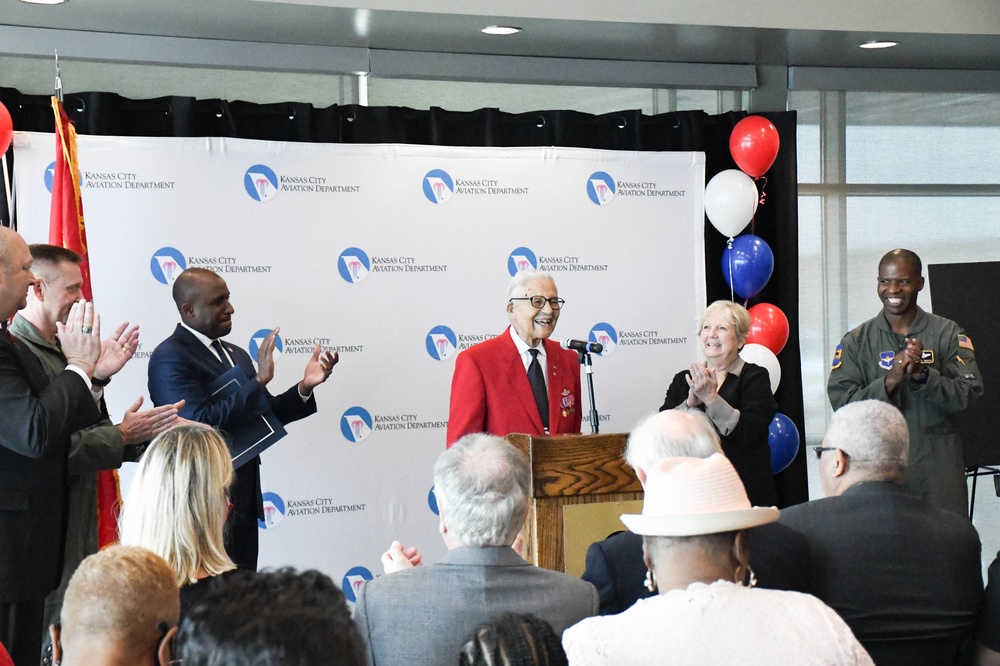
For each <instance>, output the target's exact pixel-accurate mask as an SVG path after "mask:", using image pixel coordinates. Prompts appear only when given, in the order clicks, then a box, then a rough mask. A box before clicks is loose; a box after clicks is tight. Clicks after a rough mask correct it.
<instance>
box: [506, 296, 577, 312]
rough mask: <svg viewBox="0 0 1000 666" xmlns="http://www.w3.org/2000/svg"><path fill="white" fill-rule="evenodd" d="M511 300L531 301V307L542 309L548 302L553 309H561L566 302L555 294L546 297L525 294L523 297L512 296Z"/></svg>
mask: <svg viewBox="0 0 1000 666" xmlns="http://www.w3.org/2000/svg"><path fill="white" fill-rule="evenodd" d="M510 300H512V301H531V307H533V308H535V309H536V310H541V309H542V308H544V307H545V304H546V303H548V304H549V305H550V306H551V307H552V309H553V310H561V309H562V306H563V303H565V302H566V301H564V300H563V299H561V298H556V297H554V296H553V297H552V298H545V297H544V296H524V297H522V298H512V299H510Z"/></svg>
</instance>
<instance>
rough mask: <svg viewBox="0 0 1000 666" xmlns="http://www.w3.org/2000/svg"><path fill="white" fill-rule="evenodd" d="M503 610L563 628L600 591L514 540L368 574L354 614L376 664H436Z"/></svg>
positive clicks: (589, 609) (590, 608)
mask: <svg viewBox="0 0 1000 666" xmlns="http://www.w3.org/2000/svg"><path fill="white" fill-rule="evenodd" d="M522 370H523V368H522ZM505 611H510V612H513V613H532V614H534V615H535V616H537V617H539V618H541V619H543V620H545V621H547V622H548V623H549V624H551V625H552V628H553V629H555V632H556V635H560V634H562V632H563V630H565V629H566V628H567V627H569V626H571V625H574V624H576V623H577V622H579V621H580V620H582V619H584V618H586V617H590V616H591V615H594V614H596V613H597V592H596V591H595V590H594V588H593V586H592V585H590V584H589V583H585V582H583V581H581V580H579V579H578V578H573V577H572V576H567V575H566V574H564V573H559V572H556V571H549V570H548V569H539V568H538V567H536V566H534V565H532V564H528V563H527V562H525V561H524V560H523V559H521V557H520V556H519V555H518V554H517V553H515V552H514V550H513V549H511V548H507V547H497V548H456V549H454V550H450V551H448V552H447V553H445V556H444V557H443V558H442V559H441V561H440V562H438V563H437V564H434V565H431V566H422V567H417V568H415V569H409V570H407V571H399V572H397V573H392V574H388V575H385V576H380V577H378V578H376V579H375V580H371V581H368V582H366V583H365V584H364V585H362V586H361V589H360V590H359V592H358V601H357V605H356V606H355V608H354V621H355V622H356V623H357V625H358V629H359V630H360V631H361V637H362V638H363V639H364V641H365V644H366V646H367V651H368V657H369V660H370V661H369V663H370V664H373V666H396V665H399V666H441V664H453V663H457V662H458V653H459V650H460V648H461V647H462V645H463V644H464V643H465V641H466V640H467V639H468V638H469V637H470V636H471V634H472V631H473V630H474V629H476V628H477V627H478V626H480V625H481V624H484V623H485V622H487V621H488V620H489V619H490V618H491V616H492V615H494V614H498V613H503V612H505Z"/></svg>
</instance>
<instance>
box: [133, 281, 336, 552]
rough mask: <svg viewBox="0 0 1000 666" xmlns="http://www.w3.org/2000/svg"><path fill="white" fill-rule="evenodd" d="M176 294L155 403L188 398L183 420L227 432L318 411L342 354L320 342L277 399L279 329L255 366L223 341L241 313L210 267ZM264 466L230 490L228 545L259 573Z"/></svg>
mask: <svg viewBox="0 0 1000 666" xmlns="http://www.w3.org/2000/svg"><path fill="white" fill-rule="evenodd" d="M173 297H174V303H176V305H177V311H178V312H179V313H180V315H181V323H180V324H178V325H177V328H176V329H175V330H174V332H173V334H172V335H171V336H170V337H169V338H167V339H166V340H164V341H163V342H161V343H160V344H159V346H157V348H156V349H155V350H154V351H153V354H152V356H151V357H150V359H149V397H150V398H151V399H152V400H153V403H154V404H156V405H164V404H170V403H175V402H179V401H180V400H185V401H186V402H185V404H184V407H183V408H182V409H181V411H180V414H181V416H183V417H185V418H188V419H191V420H193V421H200V422H201V423H207V424H208V425H211V426H214V427H216V428H219V429H220V430H222V431H223V432H232V431H234V430H237V429H239V428H240V427H242V426H244V425H246V424H247V423H248V422H250V421H251V420H253V419H258V418H259V417H260V416H261V415H262V414H265V413H268V412H270V413H272V414H273V415H274V416H275V417H277V419H278V420H279V421H280V422H281V423H282V424H285V423H290V422H292V421H297V420H298V419H301V418H305V417H306V416H309V415H310V414H312V413H314V412H315V411H316V397H315V396H314V395H313V389H314V388H316V387H317V386H318V385H320V384H322V383H323V382H325V381H326V380H327V378H328V377H329V376H330V372H331V371H332V370H333V366H334V365H336V363H337V361H338V356H337V354H336V353H334V354H331V353H330V352H329V351H323V350H322V349H321V347H320V346H319V345H318V344H317V345H316V348H315V350H314V351H313V355H312V358H310V359H309V362H308V363H307V364H306V369H305V373H304V374H303V376H302V381H300V382H299V383H298V384H296V385H294V386H292V387H290V388H289V389H288V390H287V391H285V392H284V393H282V394H280V395H277V396H275V395H272V394H271V393H270V392H268V390H267V384H268V382H270V381H271V379H272V377H273V376H274V344H275V342H274V340H275V337H276V336H277V334H278V329H277V328H276V329H274V330H273V331H271V332H270V333H269V334H268V335H267V337H265V338H264V341H263V342H262V343H261V344H260V347H259V348H258V350H257V365H258V367H257V368H256V369H254V366H253V361H251V360H250V355H249V354H247V352H245V351H244V350H243V349H241V348H239V347H237V346H235V345H232V344H229V343H228V342H223V341H222V340H221V338H222V337H224V336H226V335H228V334H229V332H230V331H231V330H232V327H233V324H232V316H233V312H235V310H234V309H233V306H232V305H231V304H230V302H229V287H228V286H227V285H226V281H225V280H223V279H222V278H221V277H219V275H218V274H216V273H214V272H212V271H210V270H206V269H204V268H189V269H187V270H186V271H184V272H183V273H181V274H180V275H179V276H178V277H177V280H176V281H175V282H174V286H173ZM234 367H235V368H239V369H240V370H241V371H242V372H237V373H233V374H234V375H235V376H234V380H235V384H236V385H235V386H231V387H229V388H230V390H226V391H218V392H213V383H215V381H216V380H217V379H218V378H219V377H220V376H221V375H223V374H225V373H227V372H229V371H231V370H232V368H234ZM259 466H260V458H259V457H255V458H253V459H251V460H249V461H247V462H246V463H245V464H244V465H242V466H241V467H239V468H238V469H237V470H236V480H235V482H234V483H233V487H232V489H231V491H230V501H231V502H232V504H233V510H232V512H231V513H230V516H229V525H228V527H229V529H228V530H227V534H228V535H229V539H228V542H227V544H226V546H227V549H228V551H229V555H230V557H232V558H233V561H234V562H236V564H237V566H239V567H240V568H241V569H251V570H256V569H257V540H258V535H257V529H258V528H257V520H258V519H261V520H263V518H264V506H263V502H262V499H261V489H260V469H259Z"/></svg>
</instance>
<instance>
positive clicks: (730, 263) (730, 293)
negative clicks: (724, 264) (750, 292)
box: [726, 236, 736, 303]
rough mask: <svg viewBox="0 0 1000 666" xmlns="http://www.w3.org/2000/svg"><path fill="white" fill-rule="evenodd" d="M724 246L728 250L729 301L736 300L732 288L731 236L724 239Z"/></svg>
mask: <svg viewBox="0 0 1000 666" xmlns="http://www.w3.org/2000/svg"><path fill="white" fill-rule="evenodd" d="M726 248H727V249H728V250H729V301H730V302H731V303H735V302H736V292H735V291H734V290H733V237H732V236H730V237H729V240H728V241H726Z"/></svg>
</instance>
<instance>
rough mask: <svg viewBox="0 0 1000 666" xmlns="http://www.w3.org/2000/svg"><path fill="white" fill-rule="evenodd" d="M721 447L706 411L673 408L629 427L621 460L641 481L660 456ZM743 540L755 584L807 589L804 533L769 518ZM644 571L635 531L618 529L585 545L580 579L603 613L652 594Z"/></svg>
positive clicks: (701, 454) (698, 454) (702, 454)
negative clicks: (591, 589)
mask: <svg viewBox="0 0 1000 666" xmlns="http://www.w3.org/2000/svg"><path fill="white" fill-rule="evenodd" d="M721 451H722V449H721V448H720V446H719V435H718V433H717V432H716V430H715V427H714V426H713V425H712V424H711V422H710V421H709V420H708V418H707V417H705V415H704V414H702V413H701V412H697V411H679V410H675V409H671V410H667V411H663V412H660V413H658V414H653V415H652V416H650V417H649V418H648V419H646V420H645V421H643V422H642V423H640V424H639V425H638V426H637V427H636V428H635V429H634V430H633V431H632V433H631V434H630V435H629V438H628V447H627V448H626V449H625V462H627V463H628V464H629V465H630V466H631V467H632V468H633V469H634V470H635V474H636V476H637V477H638V478H639V482H640V483H641V484H643V485H645V484H646V470H648V469H652V468H653V465H655V464H656V463H657V462H659V461H660V460H662V459H663V458H670V457H678V456H679V457H688V458H707V457H708V456H710V455H712V454H713V453H720V452H721ZM747 539H748V542H749V545H750V566H751V568H752V569H753V570H754V573H755V574H756V575H757V585H758V586H759V587H765V588H769V589H772V590H794V591H797V592H809V575H808V567H807V564H808V561H809V550H808V546H807V545H806V540H805V539H804V538H802V536H800V535H799V534H797V533H795V532H794V531H793V530H791V529H789V528H787V527H785V526H784V525H779V524H778V523H768V524H766V525H761V526H759V527H755V528H753V529H751V530H748V531H747ZM645 575H646V565H645V564H644V563H643V561H642V537H641V536H639V535H638V534H633V533H632V532H619V533H617V534H614V535H612V536H610V537H608V538H607V539H605V540H604V541H598V542H597V543H594V544H591V546H590V548H588V549H587V568H586V571H584V573H583V579H584V580H586V581H589V582H591V583H593V584H594V587H596V588H597V593H598V594H599V595H600V597H601V615H614V614H616V613H621V612H622V611H623V610H625V609H626V608H629V607H630V606H632V604H634V603H635V602H636V601H637V600H639V599H645V598H647V597H651V596H653V592H651V591H649V590H647V589H646V586H645V585H644V584H643V577H644V576H645Z"/></svg>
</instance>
